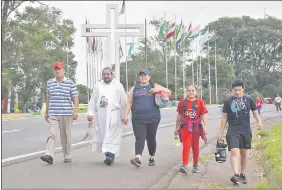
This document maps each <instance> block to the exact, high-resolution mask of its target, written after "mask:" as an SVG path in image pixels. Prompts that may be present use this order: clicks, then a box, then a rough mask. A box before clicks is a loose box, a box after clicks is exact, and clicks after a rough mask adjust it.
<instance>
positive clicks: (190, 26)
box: [187, 23, 192, 36]
mask: <svg viewBox="0 0 282 190" xmlns="http://www.w3.org/2000/svg"><path fill="white" fill-rule="evenodd" d="M191 29H192V23H190V25H189V26H188V31H187V36H190V35H191Z"/></svg>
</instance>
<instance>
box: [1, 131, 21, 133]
mask: <svg viewBox="0 0 282 190" xmlns="http://www.w3.org/2000/svg"><path fill="white" fill-rule="evenodd" d="M18 131H20V130H11V131H2V133H12V132H18Z"/></svg>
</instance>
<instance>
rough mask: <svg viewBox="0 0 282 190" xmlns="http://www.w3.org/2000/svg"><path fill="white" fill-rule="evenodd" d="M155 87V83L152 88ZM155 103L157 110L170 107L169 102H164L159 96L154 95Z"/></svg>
mask: <svg viewBox="0 0 282 190" xmlns="http://www.w3.org/2000/svg"><path fill="white" fill-rule="evenodd" d="M156 87H157V83H155V84H154V88H156ZM155 103H156V105H157V106H158V107H159V108H166V107H169V106H171V101H169V100H164V99H163V98H162V96H161V95H159V94H157V93H155Z"/></svg>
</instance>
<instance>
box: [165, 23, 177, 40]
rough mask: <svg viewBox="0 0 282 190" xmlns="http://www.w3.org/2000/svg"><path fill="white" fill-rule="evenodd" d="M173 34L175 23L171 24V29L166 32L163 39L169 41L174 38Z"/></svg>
mask: <svg viewBox="0 0 282 190" xmlns="http://www.w3.org/2000/svg"><path fill="white" fill-rule="evenodd" d="M174 34H175V23H173V24H172V25H171V28H170V29H169V31H168V32H167V34H166V37H165V39H166V40H168V39H170V38H171V37H174Z"/></svg>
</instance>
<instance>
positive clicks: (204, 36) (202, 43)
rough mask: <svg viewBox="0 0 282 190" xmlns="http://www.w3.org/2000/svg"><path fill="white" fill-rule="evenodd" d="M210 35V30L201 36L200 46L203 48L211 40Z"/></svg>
mask: <svg viewBox="0 0 282 190" xmlns="http://www.w3.org/2000/svg"><path fill="white" fill-rule="evenodd" d="M209 34H210V32H209V29H207V31H206V32H205V34H203V35H201V36H200V39H199V44H200V46H203V45H204V44H205V43H206V42H207V41H208V40H209Z"/></svg>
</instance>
